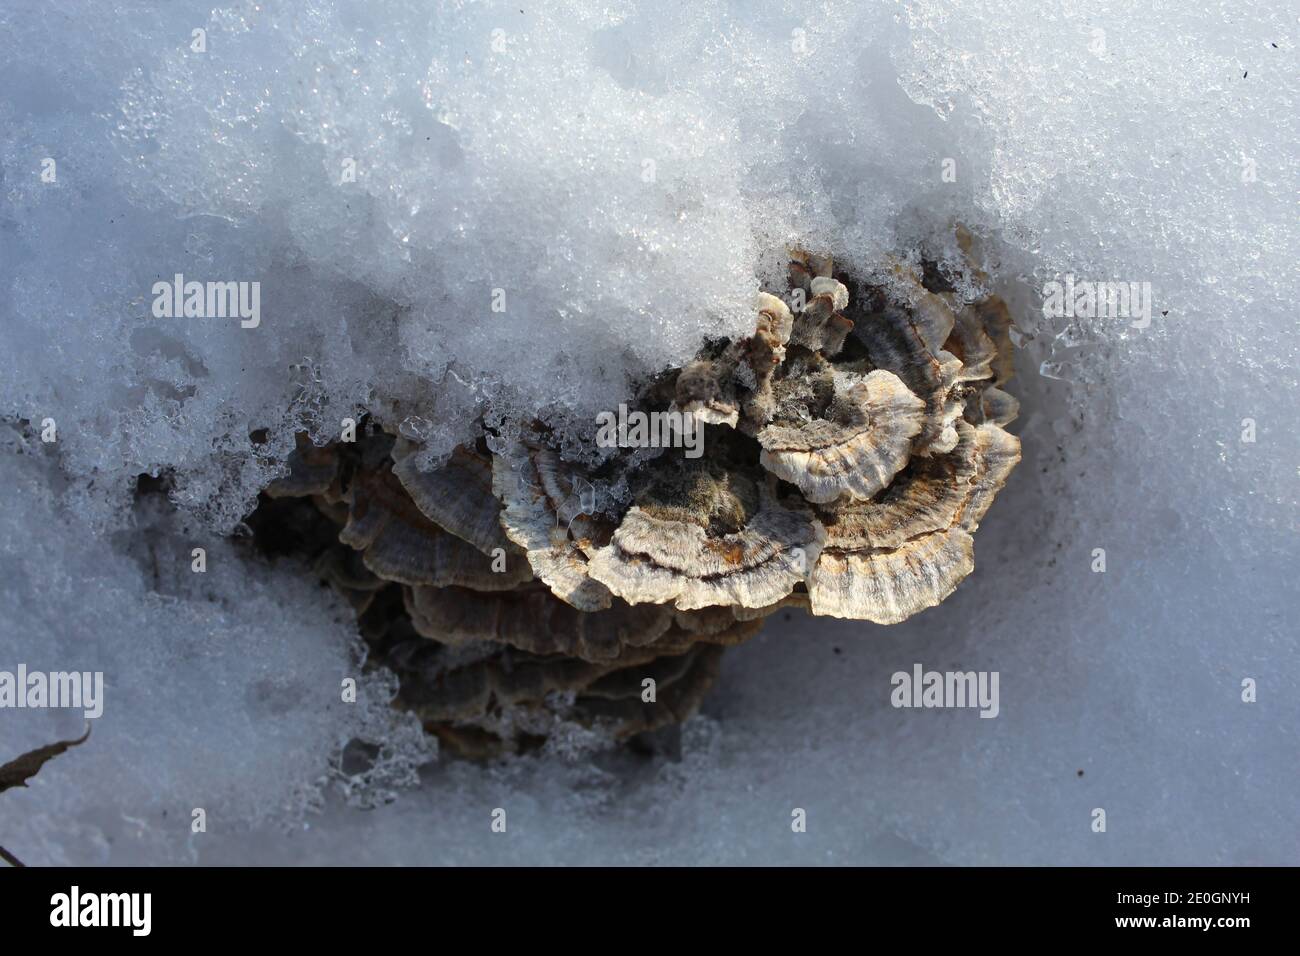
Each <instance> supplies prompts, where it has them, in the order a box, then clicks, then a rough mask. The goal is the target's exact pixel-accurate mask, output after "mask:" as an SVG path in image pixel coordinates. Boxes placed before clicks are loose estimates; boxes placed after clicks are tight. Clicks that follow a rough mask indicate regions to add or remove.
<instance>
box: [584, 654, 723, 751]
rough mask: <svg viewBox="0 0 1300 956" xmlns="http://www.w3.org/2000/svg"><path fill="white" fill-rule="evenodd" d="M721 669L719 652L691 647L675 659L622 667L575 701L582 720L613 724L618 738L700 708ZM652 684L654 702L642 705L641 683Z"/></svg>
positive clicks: (682, 717)
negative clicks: (653, 683)
mask: <svg viewBox="0 0 1300 956" xmlns="http://www.w3.org/2000/svg"><path fill="white" fill-rule="evenodd" d="M721 669H722V648H721V647H709V646H701V647H693V648H691V649H690V650H689V651H686V652H685V653H684V654H681V655H678V656H675V657H660V658H657V659H656V660H655V661H653V662H652V663H651V664H649V665H648V666H646V667H638V668H625V669H622V670H617V671H614V672H612V673H610V674H607V675H605V676H604V677H601V678H600V679H598V680H596V681H595V682H593V683H592V684H591V685H589V686H588V687H586V688H585V689H584V690H583V691H582V692H581V693H580V694H579V695H578V699H577V708H578V710H580V711H581V712H582V713H583V715H584V716H586V717H588V718H590V719H595V720H601V721H607V722H612V723H614V724H615V727H616V730H615V733H616V734H617V735H618V736H620V737H626V736H629V735H630V734H636V733H645V732H647V731H651V730H657V729H658V728H660V727H666V726H668V725H669V724H678V723H681V722H682V721H684V720H686V719H687V718H689V717H690V716H691V715H693V714H694V713H695V712H696V711H697V710H699V708H700V704H702V703H703V702H704V698H705V695H707V694H708V692H709V688H711V687H712V686H713V684H714V682H715V681H716V680H717V679H718V674H719V673H720V672H721ZM647 677H648V678H651V679H653V680H654V682H655V700H654V701H653V702H646V701H644V700H643V699H642V697H641V694H642V690H643V687H644V685H643V684H642V681H643V680H645V679H646V678H647Z"/></svg>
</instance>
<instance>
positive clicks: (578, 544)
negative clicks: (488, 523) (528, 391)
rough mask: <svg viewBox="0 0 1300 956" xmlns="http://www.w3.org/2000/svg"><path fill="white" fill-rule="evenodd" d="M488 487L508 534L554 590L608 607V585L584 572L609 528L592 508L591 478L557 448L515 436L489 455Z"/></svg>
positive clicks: (578, 602)
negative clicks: (503, 448)
mask: <svg viewBox="0 0 1300 956" xmlns="http://www.w3.org/2000/svg"><path fill="white" fill-rule="evenodd" d="M492 488H493V491H494V492H495V494H496V496H497V498H499V499H500V501H501V503H502V505H503V506H504V507H503V508H502V511H501V524H502V527H503V528H504V529H505V533H506V535H507V536H508V537H509V538H510V540H511V541H513V542H515V543H516V544H518V545H519V546H520V547H522V548H523V549H524V550H525V551H526V552H527V556H528V563H529V564H530V565H531V566H532V569H533V571H534V573H535V574H536V575H537V577H538V578H540V579H541V580H542V581H544V582H545V583H546V584H547V585H548V586H549V587H550V589H551V591H552V592H553V593H554V594H555V596H556V597H558V598H559V599H560V600H562V601H565V602H567V603H569V604H571V605H573V606H574V607H575V608H577V609H578V610H580V611H599V610H603V609H605V608H608V607H609V606H610V600H611V598H610V593H609V590H608V589H607V588H606V587H605V586H604V585H603V584H600V583H598V582H596V581H594V580H592V579H591V578H589V577H588V574H587V563H588V557H589V555H591V554H594V553H595V551H596V549H597V548H599V547H600V546H601V545H603V544H604V543H605V542H606V541H608V540H609V533H610V529H609V527H608V526H607V524H606V523H605V522H602V521H600V520H599V519H598V518H596V517H595V516H594V515H593V514H592V513H591V512H592V511H594V509H595V501H594V497H593V486H592V484H591V482H590V481H589V480H588V479H587V478H586V477H585V476H583V475H582V474H581V472H580V471H579V470H578V469H577V468H576V467H574V466H571V465H568V464H566V463H565V462H563V461H562V460H561V459H560V456H559V454H558V453H557V452H555V451H552V450H551V449H549V448H546V447H544V446H542V445H540V444H525V443H523V442H519V443H516V444H514V445H513V446H511V447H510V449H508V450H507V451H506V452H505V453H503V454H501V455H498V456H497V457H496V458H495V459H494V460H493V463H492Z"/></svg>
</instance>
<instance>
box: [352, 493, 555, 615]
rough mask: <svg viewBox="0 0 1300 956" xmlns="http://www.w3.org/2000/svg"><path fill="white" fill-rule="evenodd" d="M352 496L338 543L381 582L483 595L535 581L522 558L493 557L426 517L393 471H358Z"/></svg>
mask: <svg viewBox="0 0 1300 956" xmlns="http://www.w3.org/2000/svg"><path fill="white" fill-rule="evenodd" d="M347 497H348V500H349V511H348V523H347V525H345V526H344V528H343V530H342V531H340V532H339V540H340V541H342V542H343V543H344V544H346V545H349V546H350V547H353V548H356V549H357V550H358V551H361V552H362V557H363V560H364V561H365V564H366V567H367V568H369V569H370V570H371V571H373V572H374V573H375V574H377V575H379V576H380V577H381V578H385V579H387V580H389V581H397V582H400V583H402V584H423V585H429V586H432V587H446V586H449V585H459V586H462V587H472V588H475V589H477V590H480V591H501V590H508V589H510V588H514V587H517V586H518V585H520V584H522V583H524V582H525V581H529V580H531V579H532V576H533V573H532V569H531V568H530V567H529V566H528V562H527V561H525V560H524V559H523V557H522V556H521V555H518V554H515V555H513V556H511V555H505V556H497V557H489V556H487V555H485V554H483V553H482V552H481V551H479V550H478V549H477V548H475V547H473V546H472V545H469V544H466V543H465V542H464V541H462V540H461V539H460V538H457V537H456V536H455V535H452V534H448V533H447V532H446V531H444V530H442V528H440V527H439V526H438V525H436V524H434V523H433V522H432V521H430V520H429V519H428V518H426V517H425V516H424V514H423V513H422V512H421V511H420V509H419V508H417V507H416V506H415V503H414V502H413V501H411V499H410V497H409V496H408V495H407V494H406V491H405V489H404V488H403V487H402V484H401V482H400V481H399V480H398V479H397V477H396V476H395V475H394V474H393V473H392V471H391V470H388V469H383V470H380V471H362V472H359V473H358V474H357V475H356V476H355V479H354V480H353V482H352V485H351V487H350V488H349V489H348V492H347ZM497 568H500V570H497Z"/></svg>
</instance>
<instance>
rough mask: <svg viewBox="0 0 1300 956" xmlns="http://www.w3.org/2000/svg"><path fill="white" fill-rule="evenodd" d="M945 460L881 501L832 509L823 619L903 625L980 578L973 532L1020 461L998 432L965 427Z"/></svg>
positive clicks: (918, 467) (827, 514)
mask: <svg viewBox="0 0 1300 956" xmlns="http://www.w3.org/2000/svg"><path fill="white" fill-rule="evenodd" d="M957 428H958V431H959V434H960V440H959V442H958V444H957V447H956V448H955V449H953V451H952V452H950V453H948V454H946V455H936V456H933V457H931V458H930V459H919V460H916V461H915V462H914V463H913V464H912V465H911V466H909V468H908V469H907V471H906V472H904V473H903V474H902V475H900V476H899V478H898V480H897V481H896V482H895V483H894V485H892V486H891V487H890V489H889V490H888V491H887V492H886V493H885V494H884V495H882V496H881V497H880V498H878V499H877V500H874V501H867V502H853V503H847V504H838V505H836V506H832V507H831V508H827V509H823V510H822V512H821V518H822V521H823V524H824V526H825V528H826V545H825V547H824V548H823V550H822V552H821V555H820V556H819V558H818V559H817V564H816V566H815V567H814V568H813V571H812V574H811V575H809V580H808V594H809V602H810V606H811V609H812V612H813V613H814V614H829V615H832V616H834V617H848V618H855V619H859V620H869V621H873V622H875V623H877V624H896V623H898V622H900V621H903V620H906V619H907V618H908V617H910V616H911V615H913V614H915V613H916V612H917V611H921V610H924V609H925V608H927V607H933V606H934V605H936V604H938V603H939V602H940V601H942V600H944V598H946V597H947V596H948V595H949V594H951V593H952V592H953V590H955V589H956V587H957V585H958V584H960V583H961V581H962V580H963V579H964V578H965V577H966V575H968V574H970V572H971V571H972V570H974V566H975V565H974V545H973V541H972V540H971V537H970V533H972V532H974V530H975V529H976V528H977V527H978V525H979V521H980V519H981V518H982V517H983V515H984V512H985V511H986V510H987V509H988V506H989V504H990V503H991V502H992V500H993V496H994V495H995V494H996V493H997V491H998V490H999V489H1000V488H1001V487H1002V485H1003V484H1004V483H1005V481H1006V478H1007V475H1008V474H1009V473H1010V471H1011V469H1012V468H1013V467H1014V466H1015V463H1016V462H1017V461H1019V459H1020V443H1019V441H1018V440H1017V439H1016V438H1015V437H1014V436H1012V435H1009V434H1008V433H1007V432H1005V431H1003V430H1002V429H1001V428H1000V427H998V426H997V425H993V424H984V425H980V426H978V427H976V426H972V425H970V424H968V423H967V422H965V421H959V422H958V423H957Z"/></svg>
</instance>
